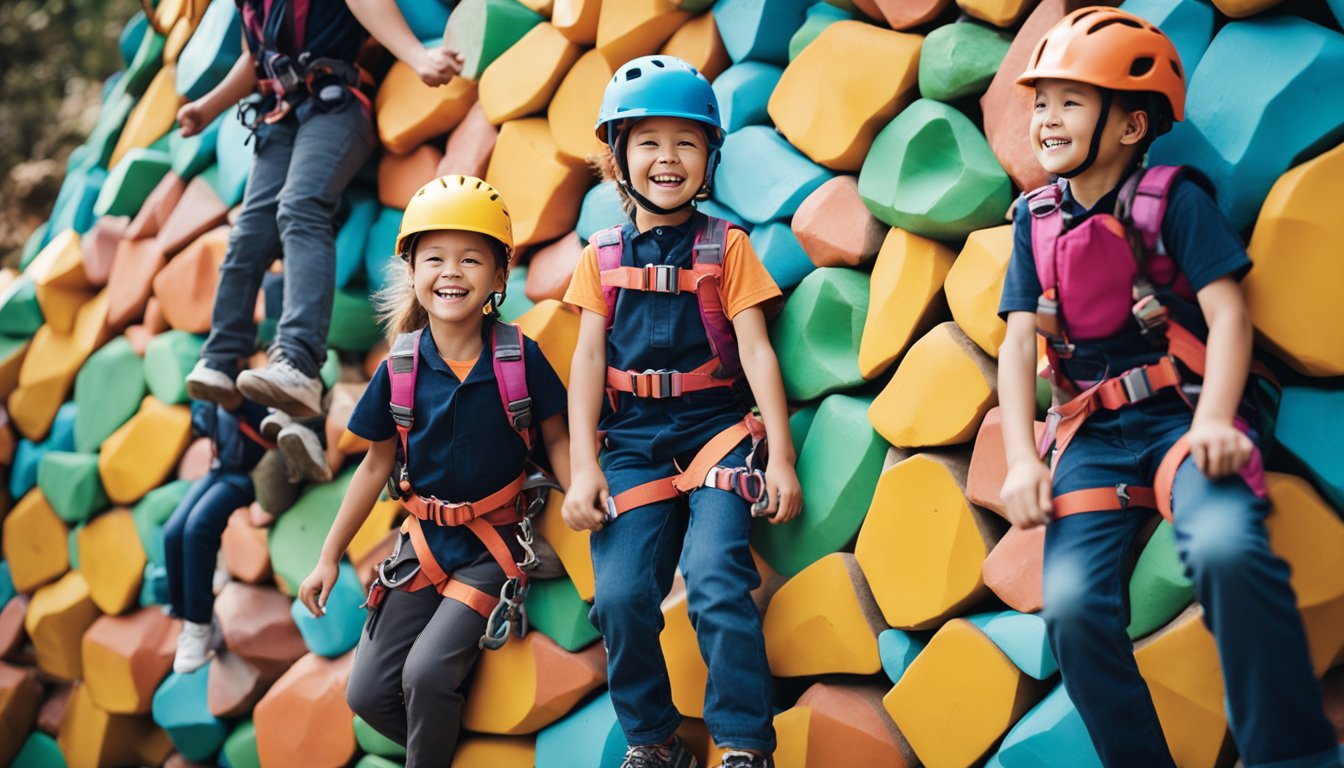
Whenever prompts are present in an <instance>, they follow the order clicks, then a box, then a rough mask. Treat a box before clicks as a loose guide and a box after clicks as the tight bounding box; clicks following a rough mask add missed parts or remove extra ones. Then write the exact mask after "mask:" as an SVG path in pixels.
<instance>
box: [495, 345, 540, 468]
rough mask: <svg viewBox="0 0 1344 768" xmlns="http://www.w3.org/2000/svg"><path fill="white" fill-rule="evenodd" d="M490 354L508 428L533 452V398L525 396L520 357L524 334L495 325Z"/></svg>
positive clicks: (524, 372)
mask: <svg viewBox="0 0 1344 768" xmlns="http://www.w3.org/2000/svg"><path fill="white" fill-rule="evenodd" d="M490 335H491V346H492V347H493V350H492V352H491V356H492V360H493V363H494V368H495V382H496V383H498V385H499V399H500V401H501V402H502V403H503V405H504V415H505V416H507V417H508V419H509V425H510V426H512V427H513V430H514V431H515V432H517V433H518V436H519V437H521V438H522V439H523V444H524V445H526V446H527V448H528V450H531V449H532V398H531V397H530V396H529V395H528V393H527V361H526V360H525V359H524V356H523V331H522V329H520V328H519V327H518V326H516V325H512V324H510V323H501V322H496V323H495V324H494V327H493V328H492V329H491V334H490Z"/></svg>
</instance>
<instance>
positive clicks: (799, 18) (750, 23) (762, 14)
mask: <svg viewBox="0 0 1344 768" xmlns="http://www.w3.org/2000/svg"><path fill="white" fill-rule="evenodd" d="M811 4H812V2H811V0H719V2H718V3H716V4H715V5H714V22H715V24H717V25H718V28H719V36H720V37H721V38H723V47H724V48H725V49H727V51H728V56H729V58H731V59H732V60H733V62H734V63H736V62H741V61H746V60H747V59H751V60H753V61H766V62H770V63H772V64H779V65H781V66H783V65H784V64H787V63H789V40H790V38H792V37H793V35H794V33H795V32H797V31H798V28H799V27H801V26H803V20H804V18H805V16H806V14H807V8H808V6H809V5H811Z"/></svg>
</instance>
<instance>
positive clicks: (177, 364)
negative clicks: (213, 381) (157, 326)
mask: <svg viewBox="0 0 1344 768" xmlns="http://www.w3.org/2000/svg"><path fill="white" fill-rule="evenodd" d="M203 346H205V339H203V338H201V337H200V336H197V335H196V334H194V333H187V332H186V331H178V330H171V331H164V332H163V333H160V334H159V335H157V336H155V337H154V338H152V339H150V340H149V344H148V345H147V346H146V347H145V361H144V374H143V378H144V380H145V382H146V383H147V384H148V385H149V392H150V394H152V395H154V397H155V398H157V399H158V400H159V401H160V402H163V403H167V404H169V405H178V404H180V403H185V402H187V401H188V400H189V398H188V397H187V383H186V378H187V374H188V373H190V372H191V369H192V367H194V366H195V365H196V361H197V360H198V359H199V358H200V356H201V347H203Z"/></svg>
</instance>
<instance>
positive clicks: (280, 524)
mask: <svg viewBox="0 0 1344 768" xmlns="http://www.w3.org/2000/svg"><path fill="white" fill-rule="evenodd" d="M354 474H355V468H354V467H351V468H350V469H347V470H346V471H345V472H343V473H341V474H340V475H338V476H337V477H336V479H334V480H332V481H331V482H329V483H323V484H321V485H312V486H309V487H308V489H307V490H306V491H304V493H303V495H302V496H300V497H299V499H298V501H295V502H294V506H292V507H290V508H289V511H288V512H286V513H285V514H283V515H281V516H280V519H279V520H277V521H276V522H275V525H274V526H272V527H271V533H270V536H269V538H268V540H267V545H268V547H269V549H270V552H271V568H272V570H273V571H274V572H275V575H276V577H277V580H278V581H280V582H282V584H281V585H282V587H283V588H284V591H285V593H286V594H288V595H289V596H290V597H295V596H296V594H297V592H298V589H299V584H301V583H302V582H303V579H304V577H305V576H307V575H308V572H309V571H311V570H312V569H313V565H314V564H315V563H317V556H318V554H319V553H320V552H321V551H322V542H323V541H325V540H326V537H327V531H328V530H330V529H331V522H332V521H333V520H335V519H336V510H338V509H340V506H341V500H342V499H343V498H345V487H346V486H347V485H349V484H350V478H351V477H352V476H354Z"/></svg>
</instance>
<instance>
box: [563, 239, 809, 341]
mask: <svg viewBox="0 0 1344 768" xmlns="http://www.w3.org/2000/svg"><path fill="white" fill-rule="evenodd" d="M723 251H724V254H723V282H722V283H720V285H719V291H720V293H722V295H723V311H724V313H725V314H727V315H728V319H729V320H732V319H733V318H734V317H737V314H738V313H739V312H741V311H742V310H744V309H747V308H749V307H754V306H756V305H758V304H763V303H765V302H767V301H769V300H770V299H773V298H776V297H778V296H781V295H783V294H781V293H780V291H779V286H777V285H775V281H774V280H773V279H772V278H771V277H770V273H769V272H767V271H766V270H765V265H764V264H762V263H761V259H760V257H759V256H757V255H756V250H755V249H754V248H752V247H751V240H750V239H749V238H748V237H747V233H746V232H743V231H742V230H740V229H729V230H728V237H727V241H726V242H725V243H724V248H723ZM565 302H566V303H567V304H573V305H574V306H576V307H580V308H582V309H587V310H590V311H593V312H596V313H597V314H599V315H602V316H603V317H606V316H607V302H606V300H605V299H603V298H602V280H601V277H600V275H599V270H598V268H597V249H596V248H595V247H593V245H592V244H591V243H590V244H589V245H588V246H587V247H586V248H584V249H583V255H582V256H580V257H579V264H578V266H577V267H576V268H575V269H574V277H573V278H572V279H571V280H570V281H569V290H567V291H565Z"/></svg>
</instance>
